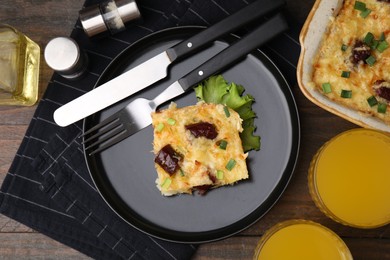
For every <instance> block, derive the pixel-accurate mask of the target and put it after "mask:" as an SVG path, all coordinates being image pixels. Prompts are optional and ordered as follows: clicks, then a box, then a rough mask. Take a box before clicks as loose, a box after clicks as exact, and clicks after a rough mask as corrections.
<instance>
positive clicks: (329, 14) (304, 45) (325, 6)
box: [297, 0, 390, 132]
mask: <svg viewBox="0 0 390 260" xmlns="http://www.w3.org/2000/svg"><path fill="white" fill-rule="evenodd" d="M361 1H362V2H364V0H361ZM378 2H380V1H378ZM343 4H344V1H343V0H317V1H316V2H315V4H314V6H313V8H312V10H311V12H310V13H309V16H308V18H307V20H306V22H305V24H304V26H303V28H302V31H301V34H300V43H301V54H300V57H299V62H298V67H297V78H298V83H299V87H300V89H301V91H302V92H303V94H304V95H305V96H306V97H307V98H308V99H309V100H310V101H312V102H313V103H315V104H316V105H318V106H320V107H321V108H323V109H325V110H327V111H329V112H331V113H333V114H335V115H338V116H340V117H342V118H344V119H346V120H349V121H351V122H352V123H355V124H357V125H359V126H362V127H367V128H373V129H378V130H382V131H386V132H390V125H389V124H386V123H385V122H384V121H382V120H380V119H378V118H376V117H374V116H371V115H369V114H367V113H362V112H359V111H358V110H355V109H351V108H348V107H346V106H344V105H341V104H340V103H338V102H336V101H333V100H331V99H329V98H327V97H326V96H325V95H324V94H323V93H321V91H319V90H318V89H317V88H315V87H314V86H313V79H312V78H313V68H314V67H313V64H314V60H315V57H316V54H317V52H318V51H319V48H320V47H321V43H322V41H323V40H324V37H325V35H326V34H327V32H328V29H329V25H330V23H331V22H332V21H333V20H334V19H335V17H336V16H337V14H338V13H339V11H340V9H341V8H342V6H343ZM380 4H382V5H385V4H389V3H385V1H381V2H380ZM371 15H372V14H371ZM385 19H388V18H386V17H385ZM386 21H387V20H386ZM379 22H381V21H379ZM389 30H390V28H388V30H387V31H386V33H387V34H388V31H389ZM386 51H390V50H389V49H388V50H386ZM335 55H336V54H335ZM365 65H367V64H365ZM384 69H385V70H386V68H384ZM387 69H388V68H387ZM387 80H389V79H387ZM387 106H388V107H389V105H387ZM387 113H390V111H389V109H387Z"/></svg>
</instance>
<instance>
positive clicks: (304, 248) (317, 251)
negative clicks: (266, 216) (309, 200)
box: [254, 220, 352, 260]
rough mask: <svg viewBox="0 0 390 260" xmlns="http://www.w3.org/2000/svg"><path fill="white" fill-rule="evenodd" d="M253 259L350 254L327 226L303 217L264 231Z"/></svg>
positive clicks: (305, 258)
mask: <svg viewBox="0 0 390 260" xmlns="http://www.w3.org/2000/svg"><path fill="white" fill-rule="evenodd" d="M254 259H260V260H263V259H264V260H280V259H290V260H295V259H296V260H312V259H316V260H322V259H323V260H328V259H332V260H339V259H340V260H347V259H352V255H351V253H350V251H349V250H348V247H347V246H346V245H345V243H344V242H343V240H341V238H340V237H339V236H337V235H336V234H335V233H334V232H333V231H331V230H330V229H328V228H326V227H324V226H322V225H320V224H318V223H315V222H312V221H307V220H290V221H286V222H282V223H279V224H277V225H276V226H274V227H272V228H271V229H270V230H268V231H267V232H266V233H265V234H264V236H263V237H262V239H261V240H260V242H259V244H258V246H257V248H256V252H255V255H254Z"/></svg>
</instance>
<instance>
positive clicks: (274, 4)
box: [167, 0, 285, 61]
mask: <svg viewBox="0 0 390 260" xmlns="http://www.w3.org/2000/svg"><path fill="white" fill-rule="evenodd" d="M284 4H285V0H257V1H255V2H253V3H252V4H250V5H248V6H246V7H244V8H243V9H241V10H240V11H238V12H236V13H234V14H232V15H229V16H228V17H227V18H225V19H223V20H221V21H220V22H218V23H216V24H214V25H212V26H211V27H209V28H207V29H205V30H203V31H201V32H200V33H198V34H196V35H194V36H192V37H191V38H189V39H187V40H185V41H182V42H180V43H178V44H176V45H175V46H173V47H171V48H169V49H168V50H167V54H168V56H169V58H170V60H171V61H174V60H176V59H179V58H183V57H185V56H186V55H188V54H190V53H192V52H194V51H196V50H198V49H200V48H201V47H203V46H205V45H206V44H208V43H211V42H213V41H214V40H216V39H218V38H220V37H222V36H224V35H225V34H227V33H229V32H233V31H234V30H236V29H238V28H240V27H242V26H243V25H245V24H247V23H250V22H252V21H254V20H255V19H256V18H259V17H261V16H263V15H265V14H267V13H270V12H272V11H274V10H276V9H278V8H281V7H282V6H283V5H284Z"/></svg>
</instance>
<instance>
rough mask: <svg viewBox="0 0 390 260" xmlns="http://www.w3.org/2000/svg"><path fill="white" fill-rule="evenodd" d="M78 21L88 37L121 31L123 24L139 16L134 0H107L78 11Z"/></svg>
mask: <svg viewBox="0 0 390 260" xmlns="http://www.w3.org/2000/svg"><path fill="white" fill-rule="evenodd" d="M79 14H80V21H81V25H82V26H83V29H84V31H85V33H86V34H87V35H88V36H89V37H95V36H97V35H99V36H105V35H107V34H108V33H110V34H111V35H113V34H116V33H118V32H121V31H123V30H124V29H125V28H126V27H125V24H126V23H127V22H129V21H131V20H135V19H138V18H139V17H141V13H140V11H139V9H138V6H137V3H136V2H135V0H116V1H115V0H109V1H105V2H103V3H100V4H98V5H93V6H89V7H86V8H84V9H82V10H81V11H80V13H79Z"/></svg>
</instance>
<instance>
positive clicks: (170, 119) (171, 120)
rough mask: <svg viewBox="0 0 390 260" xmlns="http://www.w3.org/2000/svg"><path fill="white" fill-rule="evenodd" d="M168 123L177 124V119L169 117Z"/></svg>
mask: <svg viewBox="0 0 390 260" xmlns="http://www.w3.org/2000/svg"><path fill="white" fill-rule="evenodd" d="M167 123H168V124H170V125H175V124H176V120H175V119H173V118H168V120H167Z"/></svg>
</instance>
